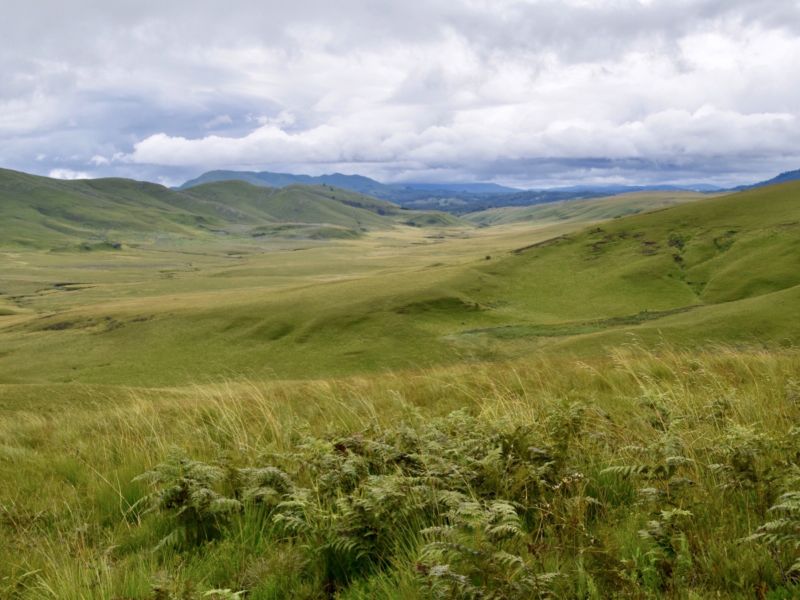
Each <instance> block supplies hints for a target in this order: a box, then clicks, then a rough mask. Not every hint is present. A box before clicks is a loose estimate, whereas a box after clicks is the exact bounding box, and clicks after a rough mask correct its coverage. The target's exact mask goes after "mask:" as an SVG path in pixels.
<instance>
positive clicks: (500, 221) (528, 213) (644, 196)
mask: <svg viewBox="0 0 800 600" xmlns="http://www.w3.org/2000/svg"><path fill="white" fill-rule="evenodd" d="M710 197H713V195H709V194H700V193H696V192H632V193H629V194H619V195H616V196H609V197H607V198H593V199H591V200H565V201H561V202H548V203H546V204H536V205H534V206H510V207H504V208H492V209H489V210H483V211H480V212H474V213H470V214H468V215H465V216H464V218H465V219H466V220H468V221H471V222H473V223H475V224H477V225H484V226H488V225H507V224H510V223H532V222H537V223H541V222H563V221H585V222H591V221H605V220H607V219H614V218H617V217H625V216H628V215H635V214H638V213H641V212H649V211H652V210H658V209H661V208H668V207H670V206H676V205H678V204H684V203H686V202H695V201H697V200H704V199H707V198H710Z"/></svg>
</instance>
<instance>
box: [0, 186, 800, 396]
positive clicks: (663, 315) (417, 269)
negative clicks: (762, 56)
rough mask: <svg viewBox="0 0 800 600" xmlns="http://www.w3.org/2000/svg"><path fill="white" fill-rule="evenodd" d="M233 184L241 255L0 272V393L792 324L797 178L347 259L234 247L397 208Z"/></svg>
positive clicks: (227, 249)
mask: <svg viewBox="0 0 800 600" xmlns="http://www.w3.org/2000/svg"><path fill="white" fill-rule="evenodd" d="M239 189H240V190H241V194H240V195H239V196H237V198H238V200H237V201H235V202H234V201H233V200H231V205H230V206H229V207H228V209H230V210H236V211H238V212H240V213H242V214H246V215H251V213H253V214H254V211H259V212H258V214H259V215H261V216H260V217H259V218H260V219H261V223H262V224H261V225H259V226H258V227H255V228H253V229H250V230H249V233H248V236H247V238H241V239H248V240H250V242H249V243H250V245H242V244H241V243H240V242H236V240H235V239H233V238H232V237H231V236H228V237H225V236H223V237H219V236H217V237H215V238H209V239H213V240H214V241H213V244H211V243H208V242H204V241H202V240H200V241H197V243H196V244H195V245H193V246H187V247H184V246H180V247H179V248H177V249H176V250H172V251H170V250H168V249H167V248H162V247H161V246H159V247H158V248H149V247H147V246H142V247H141V248H137V249H136V251H135V252H134V251H133V250H130V251H128V250H124V251H123V252H121V253H118V254H119V256H108V257H106V258H102V257H100V256H97V257H95V256H93V257H92V258H91V261H88V262H87V259H86V258H83V259H82V258H80V257H74V258H72V259H69V260H67V259H66V258H62V257H52V256H41V255H37V254H35V253H30V254H28V255H24V256H21V257H12V258H13V260H12V261H10V262H9V263H8V264H7V267H6V268H5V270H4V271H0V279H3V280H4V281H5V282H6V283H5V285H4V289H2V290H0V292H4V293H5V296H4V297H5V298H6V300H7V302H6V306H7V307H8V308H6V309H5V312H6V313H11V314H7V316H5V317H2V319H5V321H3V322H2V323H0V325H2V324H3V323H5V324H6V325H5V326H4V327H3V328H2V329H0V342H2V345H3V347H4V352H5V355H4V356H2V357H0V359H2V363H0V364H2V372H0V381H5V382H18V383H22V382H26V381H87V382H95V383H101V382H102V383H138V384H145V383H148V384H150V385H157V384H162V383H163V384H170V383H175V382H186V381H192V380H193V379H194V378H197V377H200V378H203V379H214V378H215V377H219V376H222V375H225V376H232V377H236V376H239V375H242V374H248V375H253V376H263V375H265V374H267V373H268V374H270V375H276V376H280V377H298V378H306V377H316V376H330V375H340V374H351V373H354V372H365V371H372V370H380V369H384V368H393V369H400V368H413V367H416V366H419V365H428V364H434V363H452V362H461V361H464V360H483V359H492V360H494V359H503V358H509V357H519V356H526V355H529V354H530V353H532V352H536V351H539V350H541V349H548V350H553V351H556V350H559V351H560V350H567V351H569V352H577V353H579V354H581V353H586V352H588V353H598V352H601V353H602V352H605V348H607V347H609V346H616V345H619V344H620V343H624V342H627V341H630V340H631V339H634V338H632V337H631V336H635V339H640V340H643V341H644V342H646V343H648V344H656V343H659V342H660V341H662V340H664V341H668V342H674V343H678V344H682V343H687V344H694V345H696V344H698V343H699V344H705V343H716V342H736V343H747V344H753V343H757V344H782V343H787V342H797V341H798V340H800V323H798V322H797V320H796V319H793V318H792V315H795V314H800V287H798V286H799V285H800V235H798V234H799V233H800V183H790V184H785V185H780V186H773V187H769V188H760V189H757V190H752V191H747V192H741V193H738V194H734V195H730V196H724V197H719V198H711V199H706V200H703V201H698V202H690V203H686V204H682V205H679V206H674V207H671V208H666V209H664V210H660V211H656V212H650V213H644V214H638V215H633V216H629V217H623V218H619V219H611V220H608V221H605V222H603V223H600V224H594V225H592V226H590V227H588V228H586V227H583V226H582V225H581V224H580V223H573V224H572V225H570V224H569V223H567V224H559V225H553V226H550V227H549V228H547V227H544V228H543V227H541V226H536V227H533V228H530V229H525V228H524V227H523V228H521V227H512V228H502V227H499V228H491V227H490V228H482V229H473V230H461V229H459V230H456V231H454V233H453V234H452V235H442V234H441V233H440V232H437V233H436V234H435V235H431V234H430V233H427V232H426V231H425V230H418V229H416V228H412V227H405V228H401V229H395V230H392V229H386V230H381V233H380V235H373V236H364V237H363V238H361V239H359V240H358V241H356V242H352V243H349V244H346V245H336V246H331V245H325V244H318V245H312V246H308V245H303V246H284V247H280V246H275V247H269V246H256V244H261V240H260V239H259V238H252V237H251V236H252V235H263V236H265V237H269V236H276V237H278V236H284V237H285V238H287V239H290V240H291V239H295V238H298V237H300V238H304V239H309V238H310V239H325V238H327V239H330V238H338V239H341V238H345V239H347V238H350V237H352V236H353V235H355V234H354V233H353V232H354V229H353V228H352V227H353V225H352V223H353V221H348V220H347V218H345V216H343V215H345V214H348V215H350V217H348V218H350V219H354V218H355V217H354V216H353V215H354V214H355V215H358V219H363V220H361V224H367V225H368V226H369V225H370V224H371V223H373V219H375V220H376V221H374V222H375V223H383V222H384V221H383V220H388V222H389V223H396V222H397V219H407V218H408V217H407V213H406V212H405V211H402V212H398V213H396V214H390V215H380V214H378V212H377V211H380V210H384V207H383V205H380V204H378V205H371V206H370V208H371V209H372V210H368V209H367V208H357V207H353V206H350V205H346V204H343V203H341V202H338V204H339V205H340V206H341V210H342V211H345V209H346V211H360V212H356V213H352V212H344V213H343V212H341V211H339V212H336V213H335V215H337V218H341V219H343V220H342V221H341V222H340V223H341V224H326V225H319V224H318V225H312V224H298V223H285V222H279V221H277V219H288V218H292V217H291V215H290V214H288V213H286V212H281V211H285V210H290V208H291V204H288V203H285V202H283V201H280V202H274V201H275V199H276V197H277V198H285V196H283V193H281V194H273V195H272V196H270V195H266V196H260V195H257V194H255V193H254V192H253V191H252V190H251V189H249V188H247V187H244V188H239ZM212 192H214V193H216V192H215V188H213V187H212V188H208V189H206V190H205V191H204V192H203V193H204V194H205V198H204V199H203V202H204V203H205V204H203V206H204V207H205V208H204V212H203V214H205V215H207V216H206V217H205V218H206V219H207V220H211V219H212V216H213V211H216V210H218V208H219V206H220V205H221V204H220V201H219V198H217V199H215V197H214V194H213V193H212ZM262 193H267V192H263V191H259V192H258V194H262ZM285 193H288V194H293V193H297V192H296V190H292V189H289V190H287V191H286V192H285ZM318 193H319V194H321V195H322V196H326V195H330V194H334V195H337V197H338V194H339V192H338V191H336V190H334V191H333V192H331V191H330V190H321V191H318ZM226 197H227V196H226ZM342 197H343V198H344V196H342ZM181 198H182V201H185V202H190V201H191V202H200V199H199V198H198V197H194V198H190V197H188V196H182V197H181ZM324 199H325V198H323V200H324ZM327 200H329V202H327V201H326V202H322V201H320V202H319V203H315V204H314V210H315V211H320V212H316V213H315V215H317V216H316V217H315V218H319V219H324V220H325V221H326V222H328V221H333V220H334V218H333V216H332V214H334V213H331V212H327V211H333V209H334V208H335V206H336V204H337V202H336V201H335V200H334V199H332V198H330V197H327ZM350 200H353V198H350ZM356 200H359V201H361V199H359V198H356ZM154 202H155V200H154ZM287 207H288V208H287ZM385 208H386V210H389V209H390V207H385ZM164 210H165V211H167V209H166V208H165V209H164ZM169 210H171V211H179V210H180V208H179V207H177V206H172V205H170V206H169ZM270 211H272V212H270ZM169 214H171V213H169ZM226 218H227V217H226ZM269 219H275V220H269ZM382 219H383V220H382ZM226 222H228V221H226ZM357 224H358V223H357ZM359 226H360V225H359ZM237 244H239V245H237ZM268 248H273V250H270V251H267V252H264V249H268ZM107 254H109V253H107ZM63 282H80V283H75V284H69V285H66V284H64V283H63ZM0 295H2V294H0ZM43 362H44V363H46V364H47V365H48V369H47V370H46V371H45V370H42V369H41V368H40V367H39V366H38V365H40V364H42V363H43Z"/></svg>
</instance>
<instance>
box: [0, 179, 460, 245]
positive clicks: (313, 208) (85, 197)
mask: <svg viewBox="0 0 800 600" xmlns="http://www.w3.org/2000/svg"><path fill="white" fill-rule="evenodd" d="M463 224H465V223H464V222H463V221H461V220H460V219H458V218H457V217H455V216H453V215H450V214H447V213H443V212H437V211H414V210H408V209H404V208H402V207H400V206H397V205H396V204H393V203H391V202H388V201H386V200H381V199H377V198H374V197H373V196H368V195H366V194H361V193H358V192H353V191H350V190H345V189H342V188H339V187H334V186H332V185H328V184H325V185H299V184H291V185H287V186H284V187H269V188H268V187H264V186H254V185H251V184H249V183H247V182H242V181H221V182H212V183H205V184H202V185H196V186H194V187H192V188H189V189H185V190H171V189H169V188H166V187H164V186H161V185H158V184H155V183H148V182H143V181H133V180H131V179H113V178H110V179H83V180H76V181H64V180H60V179H52V178H49V177H39V176H36V175H29V174H27V173H20V172H18V171H10V170H6V169H0V246H3V247H8V246H20V247H34V248H71V247H72V248H74V247H79V246H80V247H82V248H84V249H92V248H94V247H98V248H106V247H116V246H119V245H120V241H127V240H137V239H145V238H149V237H153V236H174V237H184V238H198V237H203V236H213V237H217V236H220V235H229V234H233V235H240V236H242V235H243V236H251V237H262V236H269V237H279V238H292V239H330V238H352V237H358V236H359V235H361V234H362V233H363V232H365V231H370V230H378V229H389V228H392V227H394V226H396V225H407V226H413V227H428V226H437V227H441V226H449V225H463Z"/></svg>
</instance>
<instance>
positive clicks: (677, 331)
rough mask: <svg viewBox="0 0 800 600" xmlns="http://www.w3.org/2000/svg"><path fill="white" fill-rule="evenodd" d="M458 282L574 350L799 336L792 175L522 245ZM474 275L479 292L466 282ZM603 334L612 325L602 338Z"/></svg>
mask: <svg viewBox="0 0 800 600" xmlns="http://www.w3.org/2000/svg"><path fill="white" fill-rule="evenodd" d="M477 273H478V275H477V277H476V275H475V274H470V275H469V276H468V277H467V278H466V279H465V280H464V281H463V282H462V289H463V290H464V292H470V291H471V292H472V294H471V297H472V299H473V300H474V301H476V302H480V303H484V304H488V305H496V306H498V308H497V309H495V310H494V311H493V312H494V313H495V315H496V316H500V315H501V314H502V316H503V319H504V320H507V321H512V322H514V326H513V327H510V328H509V327H505V326H504V327H500V328H495V329H492V328H487V329H486V330H484V331H483V332H482V333H484V334H486V335H488V336H495V337H499V338H504V339H511V338H516V339H518V340H520V339H526V338H527V339H533V338H539V339H542V338H550V339H551V340H554V339H556V340H560V341H562V342H563V341H565V340H566V339H567V337H569V336H574V335H576V334H582V335H578V336H577V337H575V338H572V339H570V340H569V344H568V345H570V346H572V347H576V346H577V345H580V344H583V343H589V344H592V345H602V344H603V343H606V342H609V341H610V340H611V339H612V337H613V339H614V340H616V341H620V340H621V339H622V337H621V335H618V334H622V333H624V334H628V333H636V334H638V335H645V336H649V337H651V338H652V339H656V338H658V337H659V336H662V335H663V336H664V337H665V338H666V339H670V340H676V341H680V340H683V339H691V340H693V341H695V342H697V341H704V340H725V341H730V340H737V341H756V340H762V341H763V340H772V341H777V340H781V339H786V340H797V339H800V325H798V324H797V322H796V320H794V319H792V318H790V315H792V314H797V313H798V311H800V288H798V287H797V286H798V285H800V183H796V182H795V183H788V184H782V185H777V186H771V187H767V188H759V189H755V190H751V191H747V192H742V193H739V194H735V195H730V196H724V197H720V198H715V199H708V200H704V201H702V202H692V203H688V204H683V205H681V206H674V207H672V208H668V209H665V210H660V211H656V212H651V213H646V214H641V215H635V216H630V217H626V218H621V219H614V220H611V221H607V222H604V223H601V224H599V225H598V226H596V227H592V228H589V229H586V230H584V231H583V232H580V233H577V234H573V235H567V236H562V237H558V238H555V239H552V240H550V241H549V242H547V243H543V244H536V245H532V246H531V247H528V248H525V247H521V248H519V249H518V250H517V251H515V252H514V253H512V255H511V256H509V257H508V258H505V259H503V260H501V261H497V262H496V263H495V264H492V265H487V266H482V267H480V268H479V269H478V270H477ZM476 280H479V281H481V286H480V288H479V289H477V288H475V287H474V283H475V281H476ZM610 332H615V334H614V336H612V337H609V335H610Z"/></svg>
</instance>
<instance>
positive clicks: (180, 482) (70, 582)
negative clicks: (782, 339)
mask: <svg viewBox="0 0 800 600" xmlns="http://www.w3.org/2000/svg"><path fill="white" fill-rule="evenodd" d="M798 382H800V353H798V352H797V351H794V350H786V351H782V352H776V351H761V350H753V349H735V348H727V347H719V348H715V349H713V350H706V351H703V352H695V353H691V352H684V351H678V350H673V349H670V348H662V349H660V350H659V351H657V352H651V351H646V350H643V349H641V348H637V347H633V346H631V347H627V348H622V349H617V350H615V351H613V352H611V353H610V354H609V356H607V357H606V358H605V359H598V360H596V361H594V362H577V361H574V360H570V359H568V358H566V357H560V358H549V359H548V358H536V359H533V360H529V361H525V362H516V363H505V364H472V365H461V366H457V367H449V368H441V369H433V370H427V371H413V372H403V373H387V374H383V375H376V376H371V377H356V378H343V379H336V380H320V381H311V382H241V381H230V382H223V383H220V384H216V385H204V386H197V387H190V388H180V389H164V390H144V389H127V390H125V389H120V390H119V391H118V392H117V393H116V394H115V393H112V392H109V391H107V390H106V391H105V392H102V395H101V393H100V392H96V391H93V389H92V388H86V389H85V390H84V391H83V392H82V400H81V401H79V402H74V403H73V404H72V405H70V406H68V407H64V408H62V404H59V403H54V404H53V406H57V407H59V408H58V409H51V410H48V409H47V407H46V403H35V404H34V403H31V404H28V405H26V404H25V403H23V402H20V404H19V409H18V410H10V411H6V412H5V413H2V414H0V477H2V485H0V534H2V538H3V540H4V543H3V544H2V545H0V597H9V598H48V597H49V598H173V597H174V598H194V597H201V596H202V595H203V594H205V593H207V592H208V593H210V596H209V597H214V596H216V597H220V598H222V597H232V596H233V594H234V593H236V592H244V593H246V594H247V595H246V597H248V598H287V597H296V598H324V597H333V596H336V597H341V598H381V597H384V598H405V597H412V598H431V597H443V598H450V597H475V598H478V597H483V598H488V597H496V598H513V597H519V598H529V597H536V596H541V597H546V596H554V597H578V598H606V597H612V596H617V597H629V598H646V597H675V598H699V597H741V598H752V597H753V596H754V595H755V596H760V597H768V596H769V597H771V598H783V597H785V598H789V597H793V594H797V593H800V590H798V588H797V587H796V571H795V570H793V569H792V567H793V565H795V564H796V560H797V556H796V549H795V546H794V544H795V543H796V542H797V541H798V540H800V536H798V534H797V531H796V530H794V529H792V528H791V522H789V523H790V524H789V525H788V526H787V525H786V523H787V522H786V521H780V518H781V515H782V511H783V512H784V513H785V512H786V511H787V510H789V509H785V508H784V509H782V508H781V502H782V500H781V498H783V503H784V504H786V502H787V500H786V499H787V498H788V499H792V498H794V496H792V495H791V494H792V493H793V492H796V491H797V489H798V488H797V486H796V482H797V472H798V460H800V459H799V458H798V457H799V456H800V434H798V429H796V428H795V427H796V425H797V423H798V418H800V384H798ZM145 473H149V476H145V477H140V476H141V475H142V474H145ZM786 494H790V495H789V496H786ZM792 506H794V505H792ZM772 507H776V508H774V509H773V508H772ZM790 508H791V507H790ZM792 510H794V509H792ZM789 512H790V513H791V511H789ZM791 514H792V515H793V514H794V513H791ZM779 521H780V522H779ZM782 527H783V528H782ZM787 527H788V529H787ZM770 532H777V533H779V534H780V536H777V534H776V535H773V536H772V537H770V535H768V534H770ZM793 536H795V537H793ZM211 590H217V591H216V592H213V591H211ZM225 590H228V591H225ZM210 591H211V592H210Z"/></svg>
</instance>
